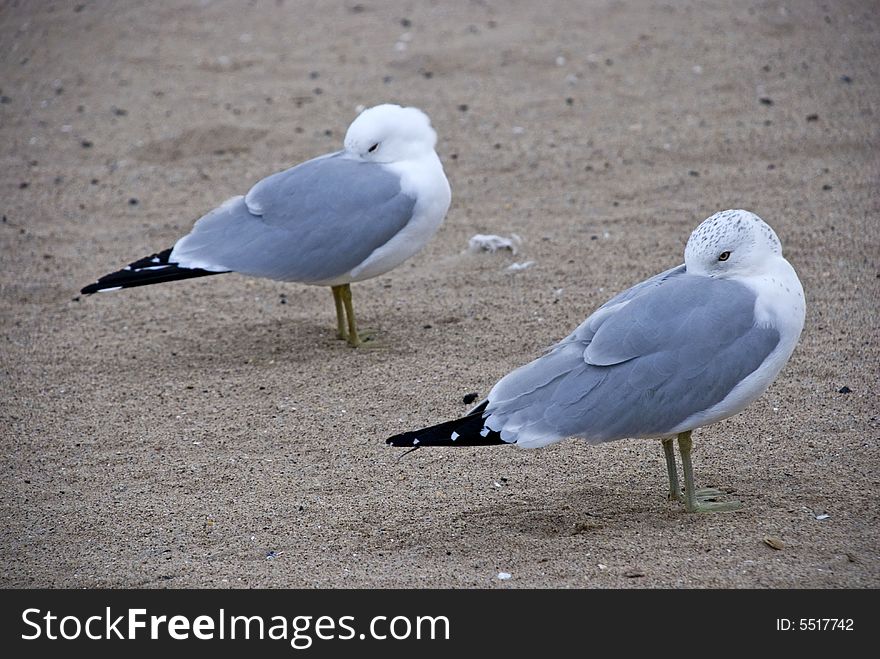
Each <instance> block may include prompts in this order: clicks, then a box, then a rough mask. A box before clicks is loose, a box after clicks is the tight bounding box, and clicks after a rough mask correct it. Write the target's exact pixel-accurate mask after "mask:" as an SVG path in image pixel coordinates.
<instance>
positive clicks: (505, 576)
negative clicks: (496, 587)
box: [498, 572, 513, 581]
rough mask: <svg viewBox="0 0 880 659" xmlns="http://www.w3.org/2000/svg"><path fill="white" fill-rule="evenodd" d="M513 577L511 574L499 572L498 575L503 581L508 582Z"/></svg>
mask: <svg viewBox="0 0 880 659" xmlns="http://www.w3.org/2000/svg"><path fill="white" fill-rule="evenodd" d="M512 576H513V575H512V574H511V573H510V572H499V573H498V578H499V579H501V581H507V580H508V579H510V577H512Z"/></svg>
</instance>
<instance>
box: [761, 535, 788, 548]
mask: <svg viewBox="0 0 880 659" xmlns="http://www.w3.org/2000/svg"><path fill="white" fill-rule="evenodd" d="M764 544H765V545H767V546H768V547H771V548H772V549H776V550H777V551H778V550H782V549H785V543H784V542H783V541H782V540H780V539H779V538H777V537H776V536H775V535H765V536H764Z"/></svg>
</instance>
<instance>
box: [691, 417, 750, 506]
mask: <svg viewBox="0 0 880 659" xmlns="http://www.w3.org/2000/svg"><path fill="white" fill-rule="evenodd" d="M692 447H693V442H692V441H691V431H690V430H688V431H686V432H683V433H679V435H678V450H679V452H680V453H681V466H682V468H683V469H684V496H685V501H684V506H685V508H686V509H687V511H688V512H689V513H710V512H721V511H728V510H736V509H737V508H739V507H740V505H741V504H740V502H739V501H712V499H714V498H716V497H717V496H718V495H719V494H721V492H719V491H718V490H713V489H711V488H706V489H705V490H696V491H695V490H694V466H693V463H692V462H691V448H692Z"/></svg>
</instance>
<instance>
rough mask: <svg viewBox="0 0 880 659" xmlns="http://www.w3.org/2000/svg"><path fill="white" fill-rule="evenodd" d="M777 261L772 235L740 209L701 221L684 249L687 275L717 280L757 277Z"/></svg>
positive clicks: (779, 252)
mask: <svg viewBox="0 0 880 659" xmlns="http://www.w3.org/2000/svg"><path fill="white" fill-rule="evenodd" d="M780 258H782V244H781V243H780V242H779V238H778V237H777V236H776V232H775V231H773V229H771V228H770V225H768V224H767V223H766V222H764V220H762V219H761V218H760V217H758V216H757V215H755V214H754V213H750V212H749V211H744V210H726V211H721V212H718V213H715V214H714V215H713V216H712V217H710V218H707V219H705V220H703V222H702V223H701V224H700V226H698V227H697V228H696V229H694V232H693V233H692V234H691V237H690V239H689V240H688V243H687V247H685V250H684V262H685V265H686V266H687V270H688V272H690V273H692V274H696V275H704V276H707V277H718V278H724V277H735V276H746V275H754V274H760V273H761V272H763V271H765V270H766V269H767V268H768V267H770V266H771V265H772V264H773V263H774V262H775V261H776V260H777V259H780Z"/></svg>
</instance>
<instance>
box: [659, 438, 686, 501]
mask: <svg viewBox="0 0 880 659" xmlns="http://www.w3.org/2000/svg"><path fill="white" fill-rule="evenodd" d="M674 442H675V437H666V438H664V439H662V440H660V443H661V444H663V454H664V455H665V456H666V473H667V474H668V475H669V500H670V501H684V499H683V498H682V496H681V486H680V485H679V483H678V469H677V468H676V466H675V446H674V445H673V443H674Z"/></svg>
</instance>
